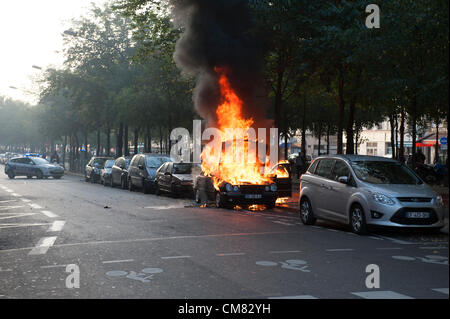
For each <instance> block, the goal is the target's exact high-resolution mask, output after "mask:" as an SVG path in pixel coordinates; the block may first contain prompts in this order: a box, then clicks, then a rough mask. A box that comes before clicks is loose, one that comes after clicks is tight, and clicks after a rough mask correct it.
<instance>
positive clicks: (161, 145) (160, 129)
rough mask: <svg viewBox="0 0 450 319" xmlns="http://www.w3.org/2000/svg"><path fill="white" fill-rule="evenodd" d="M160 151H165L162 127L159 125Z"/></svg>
mask: <svg viewBox="0 0 450 319" xmlns="http://www.w3.org/2000/svg"><path fill="white" fill-rule="evenodd" d="M159 153H160V154H162V153H163V136H162V127H161V125H160V126H159Z"/></svg>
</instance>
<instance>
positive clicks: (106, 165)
mask: <svg viewBox="0 0 450 319" xmlns="http://www.w3.org/2000/svg"><path fill="white" fill-rule="evenodd" d="M113 165H114V160H107V161H106V163H105V168H111V167H113Z"/></svg>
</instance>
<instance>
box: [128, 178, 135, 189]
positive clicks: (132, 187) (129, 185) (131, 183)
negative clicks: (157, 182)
mask: <svg viewBox="0 0 450 319" xmlns="http://www.w3.org/2000/svg"><path fill="white" fill-rule="evenodd" d="M128 190H129V191H130V192H132V191H134V185H133V182H132V181H131V178H130V179H129V180H128Z"/></svg>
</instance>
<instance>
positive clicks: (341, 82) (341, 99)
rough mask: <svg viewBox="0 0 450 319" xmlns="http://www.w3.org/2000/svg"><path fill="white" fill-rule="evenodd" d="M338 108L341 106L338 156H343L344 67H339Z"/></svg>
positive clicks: (338, 129)
mask: <svg viewBox="0 0 450 319" xmlns="http://www.w3.org/2000/svg"><path fill="white" fill-rule="evenodd" d="M338 106H339V114H338V123H337V124H338V128H337V154H342V131H343V122H344V111H345V102H344V70H343V66H342V65H340V66H339V76H338Z"/></svg>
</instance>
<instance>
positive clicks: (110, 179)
mask: <svg viewBox="0 0 450 319" xmlns="http://www.w3.org/2000/svg"><path fill="white" fill-rule="evenodd" d="M109 186H111V187H114V183H113V179H112V176H111V177H110V178H109Z"/></svg>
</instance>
